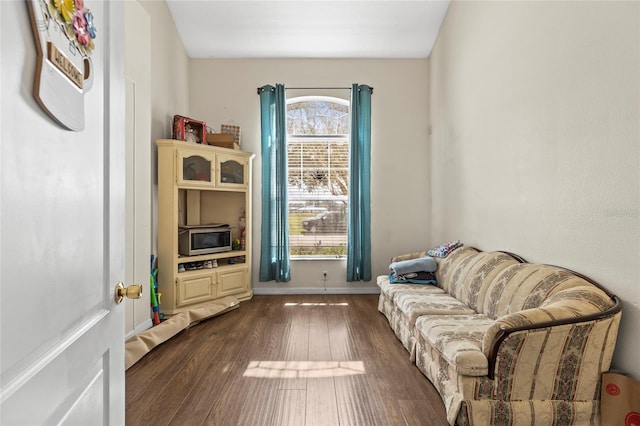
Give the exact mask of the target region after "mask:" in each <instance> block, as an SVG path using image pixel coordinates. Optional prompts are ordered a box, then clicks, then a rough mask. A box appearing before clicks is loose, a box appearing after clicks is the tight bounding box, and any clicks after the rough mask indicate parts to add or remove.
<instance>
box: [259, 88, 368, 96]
mask: <svg viewBox="0 0 640 426" xmlns="http://www.w3.org/2000/svg"><path fill="white" fill-rule="evenodd" d="M284 89H285V90H287V89H291V90H351V87H285V88H284ZM370 89H371V93H373V87H370ZM262 90H264V89H263V88H262V87H258V95H259V94H260V92H261V91H262Z"/></svg>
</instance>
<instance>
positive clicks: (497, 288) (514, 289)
mask: <svg viewBox="0 0 640 426" xmlns="http://www.w3.org/2000/svg"><path fill="white" fill-rule="evenodd" d="M585 285H586V286H591V287H593V288H594V289H597V287H595V286H593V285H592V284H591V283H589V282H588V281H586V280H585V279H583V278H580V277H578V276H577V275H575V274H572V273H571V272H570V271H567V270H566V269H562V268H559V267H557V266H549V265H541V264H529V263H522V264H517V265H512V266H509V267H507V268H506V269H504V270H503V271H502V272H500V273H499V274H498V275H497V276H496V278H495V279H494V280H493V281H492V282H491V283H490V284H489V288H488V289H487V294H486V297H485V300H484V307H483V310H482V313H484V314H485V315H487V316H489V317H491V318H498V317H502V316H504V315H508V314H511V313H513V312H518V311H522V310H525V309H531V308H537V307H540V306H541V305H542V304H543V303H548V299H549V298H550V297H552V296H553V295H554V294H556V293H559V292H562V291H565V290H567V289H570V288H574V287H580V286H585ZM551 300H553V299H551Z"/></svg>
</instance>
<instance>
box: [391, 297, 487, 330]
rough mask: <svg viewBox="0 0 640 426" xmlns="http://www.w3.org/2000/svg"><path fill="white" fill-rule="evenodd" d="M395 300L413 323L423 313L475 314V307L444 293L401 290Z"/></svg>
mask: <svg viewBox="0 0 640 426" xmlns="http://www.w3.org/2000/svg"><path fill="white" fill-rule="evenodd" d="M393 301H394V303H395V305H396V307H397V308H398V309H399V310H400V311H401V312H402V313H403V314H404V316H405V317H406V318H407V319H408V321H409V324H411V325H413V324H415V323H416V319H418V317H419V316H422V315H460V314H466V315H471V314H475V311H474V310H473V309H471V308H470V307H468V306H467V305H465V304H464V303H462V302H460V301H459V300H458V299H456V298H455V297H452V296H450V295H448V294H444V293H431V294H429V293H425V292H401V293H397V294H396V295H395V297H394V298H393Z"/></svg>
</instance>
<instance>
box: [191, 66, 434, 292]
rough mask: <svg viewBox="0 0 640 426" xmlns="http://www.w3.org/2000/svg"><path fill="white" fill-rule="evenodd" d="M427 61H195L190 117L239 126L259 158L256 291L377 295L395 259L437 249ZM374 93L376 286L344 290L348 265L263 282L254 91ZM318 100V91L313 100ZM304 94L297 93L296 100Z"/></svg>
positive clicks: (296, 265)
mask: <svg viewBox="0 0 640 426" xmlns="http://www.w3.org/2000/svg"><path fill="white" fill-rule="evenodd" d="M427 82H428V62H427V60H284V59H280V60H278V59H273V60H267V59H264V60H213V59H212V60H192V61H191V65H190V107H191V113H192V117H193V118H196V119H202V120H204V121H206V122H207V124H208V125H210V126H212V127H214V128H215V129H219V127H220V124H222V123H229V122H231V121H233V122H234V123H235V124H237V125H239V126H241V129H242V149H243V150H245V151H252V152H255V153H256V154H257V155H256V159H255V161H254V169H253V184H254V194H253V195H254V196H253V206H254V208H253V213H254V216H253V217H254V228H253V230H254V235H253V238H254V241H255V242H256V244H254V246H253V248H254V250H253V286H254V291H255V292H256V293H261V292H263V293H265V292H266V293H269V292H275V291H278V292H279V291H286V292H315V291H319V290H320V291H324V288H323V282H322V271H324V270H326V271H328V272H329V274H328V282H327V288H328V291H330V292H342V291H375V289H376V285H375V276H376V275H379V274H382V273H385V270H387V268H388V265H389V258H390V257H391V256H393V255H396V254H400V253H405V252H408V251H414V250H421V249H424V248H425V247H427V246H428V245H429V244H430V243H431V239H430V235H429V232H428V229H429V214H428V212H429V209H430V199H429V177H428V176H429V173H428V164H429V161H428V158H429V149H428V148H429V147H428V138H427V100H428V93H427V90H428V84H427ZM275 83H284V84H285V86H288V87H350V86H351V84H352V83H361V84H369V85H371V86H373V87H374V93H373V98H372V151H371V158H372V165H371V172H372V183H371V191H372V201H371V210H372V263H373V269H372V274H373V277H374V278H373V280H372V281H371V282H365V283H347V282H346V261H340V260H338V261H336V260H332V261H315V260H314V261H293V262H292V266H291V276H292V280H291V281H290V282H289V283H275V282H268V283H260V282H258V273H257V271H258V267H259V257H260V256H259V255H260V253H259V244H257V241H259V240H258V239H259V236H260V226H259V224H260V218H261V215H260V173H261V165H260V162H261V157H260V109H259V97H258V95H257V93H256V88H257V87H259V86H263V85H265V84H275ZM314 93H316V94H317V91H316V92H314ZM299 94H300V92H299V91H296V95H299Z"/></svg>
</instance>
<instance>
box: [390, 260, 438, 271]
mask: <svg viewBox="0 0 640 426" xmlns="http://www.w3.org/2000/svg"><path fill="white" fill-rule="evenodd" d="M437 267H438V265H437V264H436V261H435V259H434V258H433V257H430V256H424V257H418V258H416V259H409V260H402V261H400V262H393V263H391V265H389V270H390V271H391V273H392V274H393V275H404V274H409V273H411V272H422V271H426V272H435V270H436V268H437Z"/></svg>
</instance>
